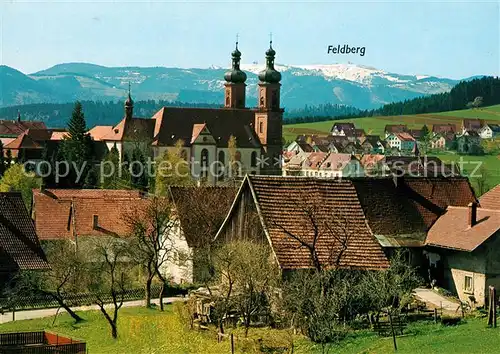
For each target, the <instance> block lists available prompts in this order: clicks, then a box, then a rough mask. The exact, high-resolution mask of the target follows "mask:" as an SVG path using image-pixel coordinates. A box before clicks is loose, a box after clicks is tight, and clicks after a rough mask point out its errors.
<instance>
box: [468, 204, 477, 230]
mask: <svg viewBox="0 0 500 354" xmlns="http://www.w3.org/2000/svg"><path fill="white" fill-rule="evenodd" d="M468 206H469V227H473V226H474V225H476V224H477V203H476V202H472V203H469V205H468Z"/></svg>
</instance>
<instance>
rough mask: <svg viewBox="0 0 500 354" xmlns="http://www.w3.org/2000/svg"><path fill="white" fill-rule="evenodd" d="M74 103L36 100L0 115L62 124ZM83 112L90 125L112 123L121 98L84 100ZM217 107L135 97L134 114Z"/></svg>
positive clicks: (2, 110)
mask: <svg viewBox="0 0 500 354" xmlns="http://www.w3.org/2000/svg"><path fill="white" fill-rule="evenodd" d="M74 106H75V103H74V102H70V103H36V104H27V105H22V106H12V107H4V108H0V119H16V117H17V112H18V111H19V112H20V113H21V117H22V119H25V120H42V121H44V122H45V124H46V125H47V126H48V127H50V128H58V127H59V128H60V127H65V126H66V124H67V122H68V120H69V118H70V117H71V112H72V111H73V108H74ZM82 106H83V112H84V114H85V119H86V120H87V126H88V127H89V128H91V127H93V126H95V125H114V124H116V123H118V122H119V121H120V120H121V119H122V118H123V102H120V101H118V102H100V101H97V102H94V101H83V102H82ZM163 106H175V107H220V105H215V104H212V105H211V104H201V103H200V104H195V103H182V102H171V101H162V100H160V101H154V100H149V101H136V102H134V116H136V117H146V118H151V117H152V116H153V114H155V113H156V112H157V111H158V110H159V109H160V108H161V107H163Z"/></svg>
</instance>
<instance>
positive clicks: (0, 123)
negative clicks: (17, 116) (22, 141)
mask: <svg viewBox="0 0 500 354" xmlns="http://www.w3.org/2000/svg"><path fill="white" fill-rule="evenodd" d="M26 129H47V127H46V126H45V123H44V122H40V121H24V120H21V121H17V120H0V135H11V136H18V135H19V134H21V133H23V132H24V131H25V130H26Z"/></svg>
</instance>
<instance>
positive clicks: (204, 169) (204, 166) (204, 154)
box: [201, 149, 208, 178]
mask: <svg viewBox="0 0 500 354" xmlns="http://www.w3.org/2000/svg"><path fill="white" fill-rule="evenodd" d="M207 175H208V150H207V149H203V150H201V177H203V178H206V177H207Z"/></svg>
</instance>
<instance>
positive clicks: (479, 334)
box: [0, 306, 500, 354]
mask: <svg viewBox="0 0 500 354" xmlns="http://www.w3.org/2000/svg"><path fill="white" fill-rule="evenodd" d="M81 315H82V316H83V317H84V318H85V319H86V320H87V321H85V322H84V323H81V324H78V325H75V324H73V322H72V320H71V318H70V317H69V316H67V315H66V314H62V315H60V316H59V317H58V318H57V319H56V321H55V324H54V325H53V326H52V322H53V320H54V318H53V317H48V318H43V319H36V320H26V321H17V322H10V323H6V324H2V325H0V332H7V331H29V330H42V329H45V330H49V331H53V332H56V333H60V334H65V335H68V336H71V337H73V338H79V339H83V340H85V341H86V342H87V348H88V352H89V353H90V354H94V353H103V354H104V353H144V354H145V353H148V354H153V353H169V354H183V353H203V354H212V353H214V354H215V353H217V354H219V353H230V352H231V350H230V343H229V341H228V340H225V341H223V342H222V343H217V340H216V338H215V335H214V334H213V332H197V331H193V330H188V329H187V328H185V327H184V326H183V325H182V324H181V322H180V321H179V319H178V317H177V315H176V314H175V312H174V311H173V309H172V306H167V308H166V311H165V312H163V313H162V312H160V311H158V310H156V309H149V310H148V309H145V308H124V309H122V310H121V311H120V318H119V332H118V333H119V338H118V339H117V340H116V341H115V340H113V339H112V338H111V336H110V334H109V328H108V325H107V323H106V322H105V320H104V319H103V317H102V315H101V314H100V313H99V312H97V311H89V312H84V313H81ZM407 332H408V334H407V335H406V336H404V337H399V338H398V339H397V344H398V352H399V353H451V352H453V353H469V354H470V353H497V352H498V345H499V341H500V328H498V329H489V328H487V327H486V321H485V319H481V320H479V319H470V320H468V321H467V323H463V324H460V325H458V326H450V327H447V326H443V325H435V324H430V323H422V322H421V323H416V324H411V325H410V326H409V327H408V330H407ZM249 336H250V339H249V340H244V339H243V335H242V331H241V330H240V329H237V330H235V338H236V340H235V347H236V352H237V353H242V352H247V353H256V351H255V347H253V348H252V345H253V344H254V343H255V342H256V339H257V338H263V343H271V342H272V343H274V344H278V345H279V344H280V343H283V344H285V343H286V342H287V339H286V338H287V337H289V336H290V334H288V332H287V331H278V330H270V329H267V328H252V329H251V330H250V334H249ZM294 339H295V341H294V342H295V353H304V354H305V353H321V347H320V346H318V345H313V344H311V343H310V342H309V341H308V340H307V339H305V338H303V337H299V336H294ZM338 352H341V353H347V354H349V353H352V354H354V353H390V352H393V344H392V339H391V338H380V337H377V336H376V335H375V334H374V333H373V332H369V331H361V332H353V333H351V334H350V335H349V337H348V339H346V340H344V341H343V342H342V343H341V344H340V345H336V346H333V347H332V348H331V350H330V353H338Z"/></svg>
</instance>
